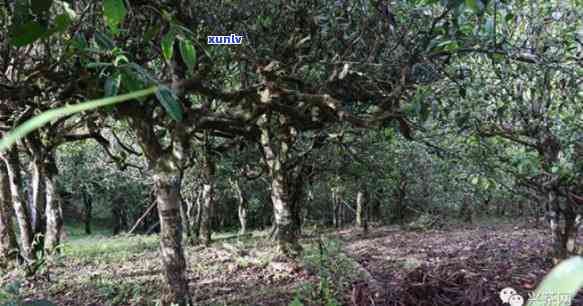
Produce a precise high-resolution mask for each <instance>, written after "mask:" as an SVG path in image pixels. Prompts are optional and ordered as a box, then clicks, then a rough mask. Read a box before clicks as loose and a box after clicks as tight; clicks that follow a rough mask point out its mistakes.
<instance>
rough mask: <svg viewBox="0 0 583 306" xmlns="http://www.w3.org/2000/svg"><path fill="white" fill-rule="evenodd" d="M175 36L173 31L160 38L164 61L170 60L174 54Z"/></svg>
mask: <svg viewBox="0 0 583 306" xmlns="http://www.w3.org/2000/svg"><path fill="white" fill-rule="evenodd" d="M175 38H176V36H175V35H174V32H173V31H170V32H168V33H166V35H164V37H163V38H162V53H163V54H164V58H165V59H166V60H168V61H169V60H171V59H172V55H173V54H174V39H175Z"/></svg>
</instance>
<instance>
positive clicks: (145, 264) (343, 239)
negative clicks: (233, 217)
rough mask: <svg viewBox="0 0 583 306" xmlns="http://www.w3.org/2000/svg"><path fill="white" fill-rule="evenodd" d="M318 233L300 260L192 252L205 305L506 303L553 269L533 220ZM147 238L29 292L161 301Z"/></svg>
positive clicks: (242, 249)
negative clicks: (503, 297)
mask: <svg viewBox="0 0 583 306" xmlns="http://www.w3.org/2000/svg"><path fill="white" fill-rule="evenodd" d="M316 236H317V235H313V236H312V237H308V238H306V239H304V241H303V244H304V247H305V248H306V255H305V256H304V258H303V259H302V260H300V261H298V262H293V261H289V260H286V259H284V258H281V257H279V256H278V255H277V253H276V251H275V248H274V246H273V243H272V242H270V241H268V240H265V239H264V238H250V239H248V240H246V241H240V240H237V239H223V240H218V241H217V242H215V243H214V244H213V246H212V247H209V248H203V247H189V248H187V249H186V250H187V256H188V263H189V265H188V266H189V270H188V277H189V280H190V287H191V288H192V291H193V296H195V297H196V298H195V299H196V303H197V304H198V305H274V306H275V305H290V303H292V301H293V300H294V299H296V301H299V302H301V303H302V304H303V305H334V304H333V303H332V302H331V301H330V300H329V299H328V300H327V301H323V295H326V294H327V295H329V296H330V295H331V296H333V300H334V302H335V303H336V304H338V305H353V303H354V302H357V303H361V304H358V306H361V305H411V306H413V305H419V306H424V305H427V306H430V305H431V306H433V305H502V302H501V301H500V299H499V295H498V293H499V291H500V290H501V289H503V288H506V287H512V288H514V289H515V290H516V291H517V292H518V294H520V295H522V296H523V297H524V298H525V299H527V298H528V296H529V293H532V292H533V291H534V288H535V287H536V286H537V284H538V283H539V282H540V281H541V279H542V277H543V276H544V275H545V274H546V273H547V272H548V271H549V270H550V268H551V267H552V263H551V262H550V261H549V260H547V259H545V258H546V257H545V256H544V255H545V253H546V251H547V250H548V249H549V245H548V240H549V236H548V233H547V231H545V230H544V229H536V228H533V227H532V226H530V225H518V226H517V225H497V226H466V227H458V228H456V229H452V230H439V231H427V232H408V231H401V230H399V229H398V228H395V227H379V228H373V229H372V230H371V232H370V233H369V234H367V235H366V236H363V235H362V233H361V231H360V230H359V229H354V228H350V229H344V230H341V231H337V232H330V233H327V234H326V235H324V236H322V237H324V238H323V239H322V240H319V239H316V238H317V237H316ZM132 239H137V238H132ZM132 241H133V240H132ZM318 241H319V242H318ZM333 241H338V243H336V244H334V245H335V246H336V248H334V247H332V246H331V245H332V244H330V243H331V242H333ZM141 243H143V244H144V245H145V247H143V248H142V249H141V250H138V251H135V252H131V253H123V254H124V255H123V256H112V254H108V256H103V255H95V256H92V257H84V256H74V255H67V256H64V257H62V258H61V259H60V260H58V261H55V262H52V263H51V264H49V265H47V267H46V268H45V269H44V270H43V273H40V274H39V275H38V276H36V277H35V278H32V279H28V280H25V281H23V282H22V291H21V293H22V297H24V298H27V299H28V298H35V299H40V298H43V299H48V300H50V301H52V302H54V303H56V304H57V305H75V306H78V305H156V300H155V299H156V296H157V293H158V292H159V290H160V284H161V276H160V261H159V254H158V251H157V248H156V242H155V241H154V242H141ZM322 245H324V249H325V250H324V251H323V247H322ZM125 248H127V247H125ZM111 252H113V251H110V253H111ZM120 252H121V251H120ZM323 252H325V256H324V257H325V260H323V258H324V257H323V256H321V255H322V254H323ZM120 254H121V253H120ZM16 279H21V280H22V279H24V278H22V273H21V272H18V271H12V272H9V273H6V274H5V275H3V276H0V285H6V284H8V283H11V282H13V281H14V280H16ZM323 280H326V282H323ZM323 284H324V285H323ZM325 290H327V291H326V292H325ZM355 300H356V301H355ZM573 305H583V299H582V298H577V299H576V300H575V301H574V303H573Z"/></svg>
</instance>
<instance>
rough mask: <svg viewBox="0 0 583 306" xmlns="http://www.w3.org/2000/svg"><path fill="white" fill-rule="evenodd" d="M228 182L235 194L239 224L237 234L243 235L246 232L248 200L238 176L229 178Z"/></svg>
mask: <svg viewBox="0 0 583 306" xmlns="http://www.w3.org/2000/svg"><path fill="white" fill-rule="evenodd" d="M230 182H231V186H232V187H233V190H234V191H235V195H236V196H237V211H238V216H239V224H240V226H241V228H240V230H239V235H245V234H246V233H247V209H248V208H249V201H248V199H247V194H246V193H245V191H244V190H243V188H242V187H241V182H240V180H239V178H234V179H231V180H230Z"/></svg>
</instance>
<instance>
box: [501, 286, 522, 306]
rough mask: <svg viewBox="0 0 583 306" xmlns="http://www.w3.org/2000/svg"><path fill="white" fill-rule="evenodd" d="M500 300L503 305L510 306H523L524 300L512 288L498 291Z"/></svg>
mask: <svg viewBox="0 0 583 306" xmlns="http://www.w3.org/2000/svg"><path fill="white" fill-rule="evenodd" d="M500 299H501V300H502V303H504V304H510V306H522V305H524V298H523V297H522V296H520V295H518V293H517V292H516V290H514V289H513V288H510V287H507V288H504V289H502V290H501V291H500Z"/></svg>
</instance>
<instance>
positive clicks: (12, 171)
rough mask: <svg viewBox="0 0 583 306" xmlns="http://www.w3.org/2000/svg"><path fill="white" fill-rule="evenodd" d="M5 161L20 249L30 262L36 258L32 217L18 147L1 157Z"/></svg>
mask: <svg viewBox="0 0 583 306" xmlns="http://www.w3.org/2000/svg"><path fill="white" fill-rule="evenodd" d="M0 157H2V159H3V160H4V163H5V165H6V169H7V171H8V178H9V184H10V193H11V195H12V205H13V206H14V212H15V214H16V220H17V222H18V229H19V232H20V249H21V254H22V256H23V257H24V258H25V259H27V260H28V261H32V260H34V258H35V254H34V252H33V245H32V242H33V236H32V225H31V224H30V215H29V212H28V207H27V205H26V199H25V196H24V192H23V191H22V175H21V173H20V159H19V157H18V151H17V149H16V147H13V148H11V149H9V150H8V152H7V153H6V155H2V156H0Z"/></svg>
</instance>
